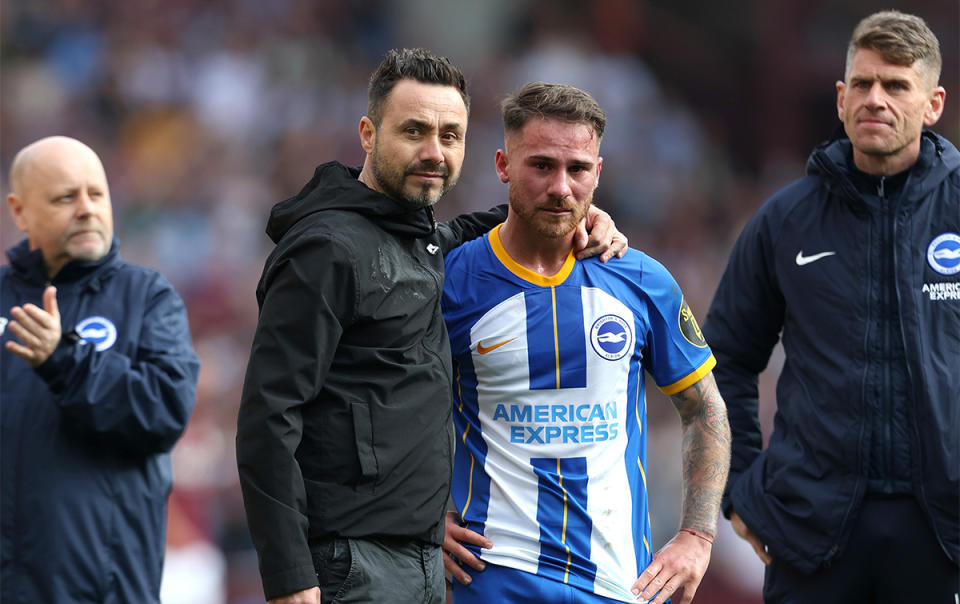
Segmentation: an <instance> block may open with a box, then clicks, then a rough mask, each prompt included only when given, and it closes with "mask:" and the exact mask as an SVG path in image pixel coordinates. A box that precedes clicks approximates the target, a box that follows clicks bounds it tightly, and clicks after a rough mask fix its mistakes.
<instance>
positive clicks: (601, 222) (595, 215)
mask: <svg viewBox="0 0 960 604" xmlns="http://www.w3.org/2000/svg"><path fill="white" fill-rule="evenodd" d="M573 252H574V254H576V256H577V258H578V259H579V260H584V259H586V258H590V257H591V256H596V255H598V254H600V261H601V262H606V261H607V260H609V259H611V258H613V257H614V256H616V257H617V258H623V255H624V254H626V253H627V236H626V235H624V234H623V233H621V232H620V231H618V230H617V225H616V224H614V222H613V218H611V217H610V214H607V213H606V212H604V211H603V210H601V209H600V208H598V207H597V206H594V205H591V206H590V209H589V210H587V216H586V218H584V219H583V221H582V222H581V223H580V224H579V226H577V230H576V231H575V232H574V235H573Z"/></svg>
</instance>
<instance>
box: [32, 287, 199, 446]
mask: <svg viewBox="0 0 960 604" xmlns="http://www.w3.org/2000/svg"><path fill="white" fill-rule="evenodd" d="M147 287H148V289H147V292H146V296H145V305H141V304H140V303H135V302H132V301H131V303H130V304H129V306H128V312H130V313H133V312H136V313H143V320H142V329H141V332H140V337H139V341H138V342H137V350H136V355H135V356H134V357H130V356H128V355H127V354H125V353H123V352H120V351H118V350H114V349H108V350H104V351H97V350H96V349H95V347H94V346H90V345H85V344H77V343H72V342H70V341H69V339H68V338H63V339H62V340H61V343H60V345H59V346H58V347H57V349H56V350H54V352H53V354H52V355H50V358H48V359H47V360H46V362H44V363H43V364H41V365H40V366H39V367H37V369H36V372H37V374H38V375H40V377H41V378H43V379H44V380H45V381H46V382H47V384H48V385H49V386H50V390H51V391H52V392H53V393H54V395H55V397H56V398H55V400H56V402H57V405H58V406H59V407H60V410H61V412H62V413H63V415H64V417H65V418H66V419H67V420H68V421H69V424H70V429H71V430H75V431H78V432H82V433H84V434H86V435H89V436H91V437H94V436H95V437H97V438H99V439H102V440H104V441H106V442H111V443H115V444H116V445H117V446H118V447H121V448H123V449H124V450H127V451H133V452H135V453H141V454H152V453H165V452H167V451H169V450H170V449H171V448H173V445H174V443H176V441H177V439H178V438H179V437H180V435H181V434H183V431H184V429H185V428H186V426H187V421H188V420H189V419H190V413H191V412H192V411H193V405H194V402H195V400H196V387H197V374H198V371H199V369H200V361H199V360H198V359H197V355H196V354H195V353H194V351H193V345H192V343H191V340H190V327H189V325H188V323H187V311H186V309H185V308H184V305H183V302H182V301H181V300H180V297H179V296H178V295H177V293H176V292H175V291H174V289H173V286H172V285H170V283H169V282H168V281H167V280H166V279H165V278H164V277H162V276H161V275H160V274H156V275H155V276H154V278H153V280H152V281H151V282H150V283H149V285H148V286H147ZM131 323H132V321H131Z"/></svg>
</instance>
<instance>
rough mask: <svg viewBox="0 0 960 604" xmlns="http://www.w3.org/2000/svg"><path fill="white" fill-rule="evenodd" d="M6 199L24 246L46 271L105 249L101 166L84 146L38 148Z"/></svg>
mask: <svg viewBox="0 0 960 604" xmlns="http://www.w3.org/2000/svg"><path fill="white" fill-rule="evenodd" d="M9 201H10V209H11V212H12V214H13V217H14V220H15V221H16V223H17V226H18V227H19V228H20V230H21V231H23V232H24V233H26V235H27V239H28V240H29V242H30V249H40V250H41V251H42V252H43V258H44V261H45V262H46V265H47V269H48V271H49V272H50V274H51V276H52V275H55V274H56V273H57V272H58V271H59V270H60V269H61V268H62V267H63V265H64V264H66V263H67V262H68V261H70V260H99V259H100V258H102V257H103V256H104V254H106V253H107V252H108V251H109V250H110V244H111V242H112V240H113V210H112V207H111V204H110V190H109V188H108V187H107V176H106V174H105V173H104V170H103V165H102V164H101V163H100V160H99V158H97V156H96V154H94V153H93V151H90V150H89V149H86V148H80V149H77V148H69V147H63V148H61V147H52V148H50V149H47V150H44V156H43V157H42V158H37V159H35V160H34V161H33V164H32V165H31V167H30V169H29V171H28V173H27V174H26V175H25V176H24V183H23V187H22V191H21V192H20V193H19V194H18V195H11V196H10V198H9Z"/></svg>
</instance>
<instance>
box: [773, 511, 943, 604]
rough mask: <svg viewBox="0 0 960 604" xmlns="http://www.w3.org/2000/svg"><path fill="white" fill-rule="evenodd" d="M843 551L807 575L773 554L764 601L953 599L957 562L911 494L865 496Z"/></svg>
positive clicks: (875, 603)
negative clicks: (953, 560)
mask: <svg viewBox="0 0 960 604" xmlns="http://www.w3.org/2000/svg"><path fill="white" fill-rule="evenodd" d="M855 522H856V525H855V526H854V529H853V533H852V534H851V535H850V541H849V543H848V544H847V549H846V551H845V552H844V553H843V554H841V555H840V556H839V557H838V558H837V559H835V560H833V561H832V563H831V564H830V566H826V567H822V568H820V569H818V570H817V571H815V572H814V573H813V574H812V575H806V574H803V573H801V572H800V571H798V570H796V569H794V568H793V567H791V566H790V565H788V564H785V563H783V562H778V561H777V560H774V561H773V563H772V564H770V566H768V567H767V569H766V575H765V577H764V585H763V601H764V603H765V604H831V603H836V604H927V603H931V604H941V603H942V604H957V602H958V601H960V567H958V566H957V565H956V564H954V563H953V562H951V561H950V559H949V558H947V555H946V553H944V551H943V549H942V548H941V547H940V544H939V543H937V538H936V535H935V534H934V532H933V528H932V527H931V526H930V523H929V521H928V520H927V517H926V515H924V513H923V510H922V509H921V508H920V505H919V504H918V503H917V501H916V500H915V499H914V498H913V497H911V496H904V497H897V498H875V497H869V496H868V497H867V498H866V499H865V500H864V502H863V505H862V506H861V508H860V515H859V516H858V518H857V519H856V521H855Z"/></svg>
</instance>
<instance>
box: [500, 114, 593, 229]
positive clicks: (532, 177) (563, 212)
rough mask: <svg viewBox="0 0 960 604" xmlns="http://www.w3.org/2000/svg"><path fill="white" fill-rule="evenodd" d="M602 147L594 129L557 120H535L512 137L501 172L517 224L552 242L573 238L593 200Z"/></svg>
mask: <svg viewBox="0 0 960 604" xmlns="http://www.w3.org/2000/svg"><path fill="white" fill-rule="evenodd" d="M599 147H600V143H599V141H598V140H597V137H596V134H595V133H594V131H593V129H592V128H591V127H590V126H587V125H586V124H580V123H570V122H564V121H561V120H556V119H532V120H530V121H529V122H527V123H526V124H525V125H524V127H523V129H522V130H521V131H520V132H513V133H509V134H508V135H507V140H506V150H505V151H500V152H498V153H497V173H498V174H499V175H500V180H502V181H503V182H506V183H508V184H509V186H510V190H509V199H510V211H511V215H513V216H516V218H517V219H518V226H520V225H523V228H525V229H526V230H528V231H530V232H532V233H533V234H535V235H539V236H541V237H546V238H550V239H558V238H563V237H567V236H570V235H571V234H572V233H573V230H574V229H575V228H576V226H577V225H578V224H579V223H580V221H581V220H582V219H583V217H584V216H586V215H587V210H589V209H590V204H591V203H592V202H593V191H594V190H595V189H596V187H597V179H598V178H599V176H600V165H601V163H602V159H601V158H600V157H599V155H598V153H599Z"/></svg>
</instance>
